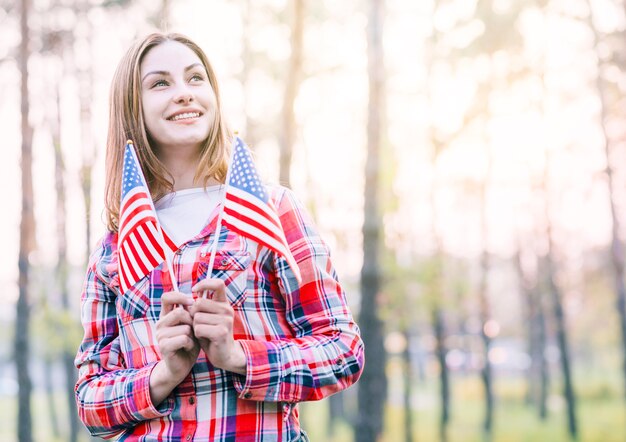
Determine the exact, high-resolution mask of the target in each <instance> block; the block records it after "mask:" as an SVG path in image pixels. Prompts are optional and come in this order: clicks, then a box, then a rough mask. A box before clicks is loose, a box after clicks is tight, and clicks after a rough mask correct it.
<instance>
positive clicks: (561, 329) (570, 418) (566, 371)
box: [547, 255, 578, 440]
mask: <svg viewBox="0 0 626 442" xmlns="http://www.w3.org/2000/svg"><path fill="white" fill-rule="evenodd" d="M547 264H548V265H547V267H548V269H549V276H548V284H549V287H550V295H551V298H552V309H553V314H554V321H555V328H556V337H557V343H558V346H559V352H560V358H559V360H560V363H561V371H562V373H563V395H564V396H565V401H566V403H567V428H568V431H569V435H570V437H571V438H572V439H573V440H576V439H577V438H578V423H577V418H576V395H575V394H574V386H573V382H572V373H571V367H570V355H569V344H568V338H567V328H566V325H565V315H564V314H563V305H562V301H561V299H562V295H561V290H560V289H559V287H558V285H557V283H556V281H555V272H554V268H553V266H554V264H553V260H552V258H551V256H550V255H548V263H547Z"/></svg>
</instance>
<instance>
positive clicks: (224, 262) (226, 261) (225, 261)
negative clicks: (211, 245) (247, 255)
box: [221, 258, 228, 266]
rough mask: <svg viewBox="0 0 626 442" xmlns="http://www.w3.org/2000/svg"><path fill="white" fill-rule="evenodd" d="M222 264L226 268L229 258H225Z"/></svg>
mask: <svg viewBox="0 0 626 442" xmlns="http://www.w3.org/2000/svg"><path fill="white" fill-rule="evenodd" d="M221 264H222V265H223V266H225V265H226V264H228V258H224V259H222V262H221Z"/></svg>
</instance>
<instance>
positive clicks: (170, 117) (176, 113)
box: [165, 109, 204, 123]
mask: <svg viewBox="0 0 626 442" xmlns="http://www.w3.org/2000/svg"><path fill="white" fill-rule="evenodd" d="M190 112H195V113H197V114H199V115H198V116H197V117H196V118H193V119H190V120H179V121H172V118H174V117H175V116H177V115H181V114H187V113H190ZM203 115H204V112H202V111H201V110H200V109H181V110H179V111H176V112H174V113H172V114H170V115H168V116H167V117H165V119H166V120H167V121H170V122H172V123H180V122H192V121H195V120H196V119H197V118H200V117H202V116H203Z"/></svg>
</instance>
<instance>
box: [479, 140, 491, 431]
mask: <svg viewBox="0 0 626 442" xmlns="http://www.w3.org/2000/svg"><path fill="white" fill-rule="evenodd" d="M485 144H486V145H487V146H488V147H487V170H486V172H485V180H484V182H483V183H482V189H481V192H480V209H481V223H480V224H481V225H480V229H481V236H482V247H483V250H482V253H481V257H480V286H479V287H478V302H479V315H480V323H481V328H480V337H481V339H482V341H483V358H484V362H483V367H482V369H481V378H482V381H483V388H484V391H485V418H484V420H483V431H484V440H486V441H490V440H491V436H492V433H493V407H494V397H493V370H492V367H491V361H490V360H489V351H490V350H491V336H490V335H489V333H488V332H487V324H488V322H489V320H490V319H491V308H490V306H489V293H488V292H489V243H488V238H489V225H488V221H487V213H488V206H487V192H488V189H489V183H490V181H491V169H492V162H493V160H492V153H491V151H490V149H489V143H485Z"/></svg>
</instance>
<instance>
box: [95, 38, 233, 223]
mask: <svg viewBox="0 0 626 442" xmlns="http://www.w3.org/2000/svg"><path fill="white" fill-rule="evenodd" d="M167 41H175V42H178V43H182V44H184V45H185V46H187V47H188V48H189V49H191V50H192V51H193V52H194V53H195V54H196V55H197V56H198V58H200V61H202V64H203V65H204V68H205V69H206V72H207V75H208V79H209V83H210V85H211V87H212V88H213V91H214V92H215V97H216V110H215V119H214V121H213V126H212V127H211V130H210V131H209V136H208V137H207V139H206V141H205V142H204V144H203V145H202V148H201V151H200V160H199V162H198V167H197V169H196V173H195V177H194V180H195V181H196V182H202V183H203V185H205V186H206V184H207V182H208V180H209V179H211V178H215V179H216V180H217V181H219V182H222V183H223V182H224V181H225V179H226V170H227V168H228V159H229V151H230V148H229V145H228V142H227V141H228V140H229V139H230V137H231V134H230V131H229V130H228V128H227V126H226V123H225V122H224V119H223V116H222V112H221V105H220V95H219V88H218V84H217V78H216V76H215V72H214V71H213V68H212V66H211V64H210V63H209V60H208V58H207V56H206V55H205V53H204V52H203V51H202V49H200V47H199V46H198V45H196V44H195V43H194V42H193V41H191V40H190V39H188V38H187V37H185V36H184V35H181V34H162V33H154V34H150V35H148V36H147V37H145V38H144V39H142V40H139V41H137V42H135V43H134V44H133V45H132V46H131V47H130V48H129V49H128V51H127V52H126V54H125V55H124V57H123V58H122V60H121V61H120V63H119V65H118V66H117V70H116V71H115V75H114V77H113V81H112V82H111V92H110V96H109V130H108V134H107V145H106V161H105V167H106V178H105V207H106V221H107V228H108V229H109V230H110V231H112V232H117V230H118V228H119V214H120V200H121V192H122V168H123V156H124V146H125V145H126V141H127V140H128V139H130V140H132V141H133V143H134V145H135V150H136V152H137V158H138V159H139V163H140V164H141V169H142V170H143V173H144V176H145V177H146V182H147V184H148V188H149V189H150V193H151V194H152V198H153V200H155V201H157V200H158V199H159V198H161V197H163V196H164V195H166V194H167V193H169V192H172V191H173V188H174V183H173V178H172V177H171V175H170V174H169V173H168V172H167V170H166V169H165V167H164V165H163V163H161V161H159V159H158V158H157V156H156V154H155V153H154V151H153V149H152V148H151V146H150V142H149V137H148V133H147V131H146V126H145V122H144V119H143V112H142V107H141V76H140V67H141V62H142V60H143V57H144V56H145V55H146V54H147V53H148V52H149V51H150V50H151V49H152V48H154V47H155V46H158V45H160V44H162V43H165V42H167Z"/></svg>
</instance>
